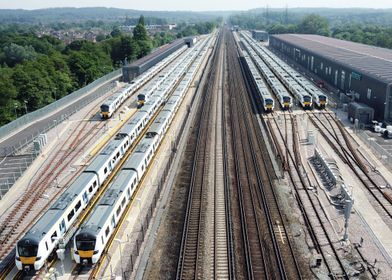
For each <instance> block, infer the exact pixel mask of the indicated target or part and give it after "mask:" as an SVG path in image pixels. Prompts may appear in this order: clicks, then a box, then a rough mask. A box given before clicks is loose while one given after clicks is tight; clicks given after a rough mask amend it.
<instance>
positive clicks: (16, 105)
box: [14, 103, 18, 119]
mask: <svg viewBox="0 0 392 280" xmlns="http://www.w3.org/2000/svg"><path fill="white" fill-rule="evenodd" d="M16 109H18V103H14V110H15V118H16V119H17V118H18V113H17V111H16Z"/></svg>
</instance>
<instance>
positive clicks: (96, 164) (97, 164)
mask: <svg viewBox="0 0 392 280" xmlns="http://www.w3.org/2000/svg"><path fill="white" fill-rule="evenodd" d="M109 160H110V157H108V155H101V154H99V155H97V156H96V157H95V158H94V160H93V161H92V162H91V163H90V164H89V165H88V166H87V167H86V169H85V172H86V171H87V172H97V171H98V170H99V169H100V168H101V167H102V166H103V165H104V164H105V163H106V162H108V161H109Z"/></svg>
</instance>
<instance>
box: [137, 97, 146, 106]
mask: <svg viewBox="0 0 392 280" xmlns="http://www.w3.org/2000/svg"><path fill="white" fill-rule="evenodd" d="M144 103H146V96H145V95H144V94H139V95H138V96H137V107H138V108H141V107H143V106H144Z"/></svg>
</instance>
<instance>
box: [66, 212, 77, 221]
mask: <svg viewBox="0 0 392 280" xmlns="http://www.w3.org/2000/svg"><path fill="white" fill-rule="evenodd" d="M74 215H75V211H74V210H73V209H72V210H71V212H69V214H68V216H67V218H68V222H69V221H71V219H72V218H73V216H74Z"/></svg>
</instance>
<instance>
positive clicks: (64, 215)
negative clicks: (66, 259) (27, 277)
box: [15, 39, 211, 270]
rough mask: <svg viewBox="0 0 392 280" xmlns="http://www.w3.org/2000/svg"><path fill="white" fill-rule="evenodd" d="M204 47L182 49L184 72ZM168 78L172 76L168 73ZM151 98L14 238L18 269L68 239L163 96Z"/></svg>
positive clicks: (34, 265)
mask: <svg viewBox="0 0 392 280" xmlns="http://www.w3.org/2000/svg"><path fill="white" fill-rule="evenodd" d="M210 40H211V39H210ZM210 40H208V42H210ZM209 44H210V43H209ZM206 48H207V46H206V42H203V43H199V44H197V45H195V46H194V48H193V49H189V51H188V52H186V53H185V56H186V57H187V59H185V60H184V61H183V64H181V65H180V66H179V69H182V71H184V72H185V71H187V70H186V69H187V68H188V67H189V65H190V64H191V63H192V61H194V60H195V58H197V59H196V60H195V61H199V60H200V58H199V57H198V56H197V54H198V53H199V52H202V53H203V54H204V53H205V52H206V51H207V49H206ZM199 63H200V61H199ZM176 75H182V73H179V72H176ZM172 79H176V78H175V77H172ZM181 84H182V90H183V91H184V92H185V90H186V87H187V86H188V84H183V83H182V81H181V83H180V85H181ZM169 91H171V89H168V90H167V92H169ZM176 91H177V90H176ZM176 91H175V92H176ZM183 94H184V93H182V95H183ZM152 99H157V100H159V101H157V103H156V102H152V103H151V107H150V109H148V108H147V107H145V108H143V110H140V111H138V112H137V113H136V114H135V116H134V117H133V118H132V120H131V121H129V122H128V123H127V124H125V125H124V126H123V127H122V128H121V130H120V131H119V133H118V134H117V135H116V137H115V138H114V139H113V140H111V141H110V142H109V144H108V145H107V146H106V147H105V148H104V149H103V150H102V151H101V152H100V153H99V154H98V156H97V157H95V158H94V160H93V161H92V162H91V164H89V165H88V166H87V168H86V169H85V170H84V171H83V172H82V173H81V175H79V176H78V177H77V179H76V180H75V181H74V182H73V183H72V184H71V185H70V186H69V187H68V188H67V189H66V190H65V192H64V193H63V194H62V195H61V196H60V197H59V198H58V199H57V200H56V202H55V203H54V204H53V205H52V206H51V207H50V209H49V210H48V211H47V212H45V213H44V214H43V215H42V216H41V218H40V219H39V220H38V221H37V222H36V223H35V224H34V225H33V226H32V227H31V228H30V230H29V231H28V232H27V233H26V234H25V235H24V236H23V238H21V239H20V240H19V241H18V242H17V244H16V256H15V264H16V267H17V268H18V269H19V270H25V269H27V270H29V269H35V270H39V269H41V268H42V266H43V265H44V263H45V262H46V260H47V259H48V258H49V257H50V256H51V255H53V254H54V252H55V249H56V248H57V246H58V243H59V240H64V242H65V243H66V242H67V241H68V240H67V238H70V237H72V235H73V233H74V232H75V231H76V229H75V226H74V223H75V221H76V220H77V218H78V217H79V216H80V214H81V212H82V211H83V209H85V208H86V206H87V205H88V204H89V202H90V201H91V199H92V197H93V196H94V194H95V193H96V192H97V190H98V189H99V188H100V187H101V186H102V185H103V183H104V182H105V181H106V179H107V178H108V177H109V175H110V174H111V172H112V170H113V169H114V168H115V167H116V166H117V165H118V163H119V162H120V160H121V158H122V157H123V156H124V155H125V153H126V152H127V150H128V149H129V148H130V147H131V146H132V145H133V144H134V142H135V141H136V139H137V137H138V135H140V133H141V132H142V131H143V129H144V128H145V127H146V125H147V123H148V122H149V121H150V120H151V116H152V115H153V113H152V111H151V110H155V111H156V110H157V109H158V108H159V105H158V104H160V103H162V102H163V99H164V97H163V96H159V95H154V97H152ZM169 100H170V102H171V103H170V104H167V105H165V106H168V108H169V106H172V107H173V102H180V100H181V98H177V99H175V98H173V97H171V98H169ZM176 106H177V105H176ZM162 114H163V113H162ZM150 134H151V133H150ZM154 139H157V138H155V137H153V138H151V139H148V140H143V141H142V143H151V144H152V145H155V144H154V143H155V142H153V141H154ZM155 147H156V146H155ZM138 149H139V146H138V147H137V150H138ZM139 150H140V149H139ZM151 151H152V150H149V152H148V153H153V152H151ZM127 162H128V163H129V164H126V166H134V165H131V163H130V160H128V161H127ZM132 164H133V163H132ZM141 168H142V167H140V168H138V169H137V168H135V169H137V171H132V170H131V169H130V171H128V172H126V173H127V174H126V175H127V177H126V179H132V180H135V179H134V178H136V180H139V179H140V176H141V173H140V174H139V173H137V172H140V171H141ZM136 173H137V174H136ZM123 176H125V175H123ZM135 176H136V177H135ZM137 176H139V177H137ZM127 182H128V181H127ZM134 184H135V183H134ZM110 191H111V190H110V189H109V192H108V193H107V194H105V197H107V198H108V199H109V200H110V197H111V196H110ZM113 192H114V191H112V193H113ZM113 199H114V198H113ZM101 202H102V200H101ZM68 236H70V237H68ZM82 255H83V253H82Z"/></svg>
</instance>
